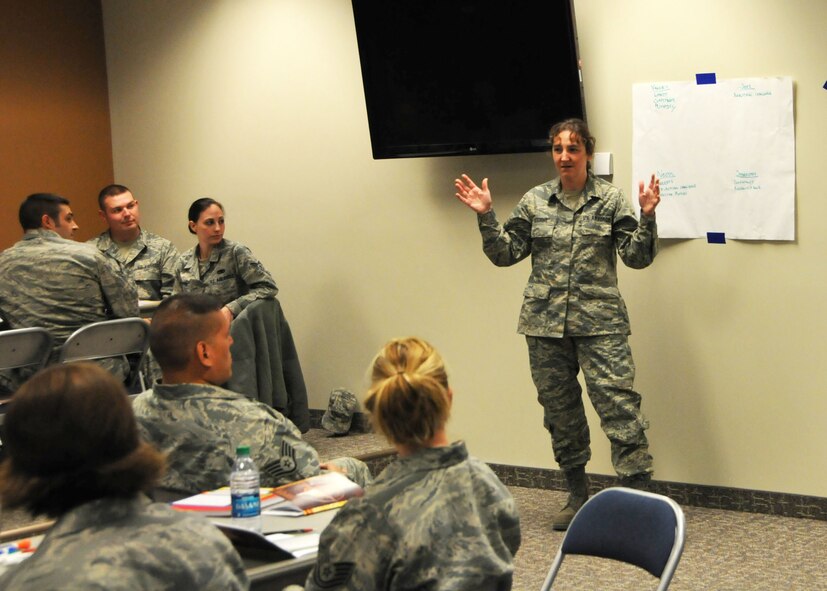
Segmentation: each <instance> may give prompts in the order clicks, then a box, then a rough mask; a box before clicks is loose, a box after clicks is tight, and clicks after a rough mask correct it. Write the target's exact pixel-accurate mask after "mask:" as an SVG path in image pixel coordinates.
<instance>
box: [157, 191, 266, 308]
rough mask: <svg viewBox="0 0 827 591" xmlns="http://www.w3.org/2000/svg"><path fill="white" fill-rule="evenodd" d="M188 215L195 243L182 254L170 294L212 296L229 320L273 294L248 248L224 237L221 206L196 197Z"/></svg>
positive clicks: (261, 269) (264, 275)
mask: <svg viewBox="0 0 827 591" xmlns="http://www.w3.org/2000/svg"><path fill="white" fill-rule="evenodd" d="M188 215H189V231H190V233H192V234H195V235H196V236H197V237H198V244H197V245H196V246H195V248H193V249H192V250H189V251H186V252H184V253H183V254H182V255H181V262H180V265H179V266H178V270H177V272H176V276H175V287H174V289H173V293H206V294H210V295H213V296H215V297H217V298H218V299H219V300H221V303H222V304H223V305H224V308H223V309H222V313H223V314H224V315H225V316H227V318H228V319H229V320H230V321H232V320H233V318H235V317H236V316H238V315H239V314H240V313H241V311H242V310H243V309H244V308H246V307H247V306H249V305H250V304H252V303H253V302H254V301H256V300H261V299H266V298H274V297H275V296H276V294H277V293H278V288H277V287H276V282H275V280H273V276H272V275H270V273H269V272H268V271H267V269H265V268H264V265H262V264H261V262H259V260H258V259H256V258H255V257H254V256H253V253H252V252H251V251H250V249H249V248H247V247H246V246H243V245H241V244H238V243H237V242H231V241H229V240H226V239H225V238H224V206H223V205H221V204H220V203H219V202H218V201H216V200H215V199H210V198H209V197H203V198H201V199H196V200H195V201H194V202H193V203H192V205H190V209H189V214H188Z"/></svg>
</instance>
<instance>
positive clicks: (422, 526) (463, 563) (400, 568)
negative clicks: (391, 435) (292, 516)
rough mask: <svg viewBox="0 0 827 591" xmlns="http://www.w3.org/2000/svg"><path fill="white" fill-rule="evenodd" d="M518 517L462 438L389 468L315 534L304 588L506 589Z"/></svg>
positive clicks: (516, 540) (358, 590) (392, 590)
mask: <svg viewBox="0 0 827 591" xmlns="http://www.w3.org/2000/svg"><path fill="white" fill-rule="evenodd" d="M519 547H520V520H519V516H518V514H517V508H516V505H515V503H514V500H513V499H512V498H511V495H510V493H509V492H508V490H507V489H506V488H505V486H503V484H502V483H501V482H500V481H499V479H497V477H496V476H495V475H494V473H493V472H492V471H491V469H490V468H489V467H488V466H487V465H485V464H484V463H483V462H481V461H479V460H477V459H475V458H473V457H469V455H468V451H467V450H466V448H465V444H464V443H463V442H456V443H453V444H452V445H450V446H447V447H438V448H430V449H423V450H420V451H417V452H416V453H414V454H413V455H410V456H407V457H403V458H400V459H398V460H396V461H395V462H394V463H392V464H391V465H389V466H388V467H387V468H386V469H385V470H384V471H383V472H382V474H380V475H379V476H378V477H377V479H376V480H375V482H374V484H373V485H372V486H370V487H368V488H367V490H366V491H365V496H364V497H362V498H360V499H352V500H350V501H349V502H348V504H347V505H345V506H344V507H343V508H342V509H341V510H340V511H339V513H338V514H337V515H336V517H334V518H333V521H332V522H331V523H330V525H328V526H327V527H326V528H325V530H324V531H323V532H322V536H321V541H320V544H319V556H318V560H317V563H316V567H315V568H314V570H313V572H311V573H310V574H309V575H308V578H307V582H306V583H305V589H308V590H317V589H326V590H329V589H339V590H344V589H347V590H350V591H367V590H374V589H383V590H386V591H403V590H413V589H417V590H428V591H437V590H441V589H444V590H451V591H463V590H467V591H483V590H489V589H510V588H511V576H512V573H513V570H514V569H513V565H512V559H513V557H514V555H515V554H516V552H517V549H518V548H519Z"/></svg>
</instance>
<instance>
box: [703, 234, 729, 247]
mask: <svg viewBox="0 0 827 591" xmlns="http://www.w3.org/2000/svg"><path fill="white" fill-rule="evenodd" d="M706 241H707V242H708V243H709V244H726V234H724V233H723V232H707V233H706Z"/></svg>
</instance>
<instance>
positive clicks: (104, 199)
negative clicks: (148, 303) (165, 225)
mask: <svg viewBox="0 0 827 591" xmlns="http://www.w3.org/2000/svg"><path fill="white" fill-rule="evenodd" d="M98 206H99V207H100V210H99V211H98V215H100V217H101V219H103V221H105V222H106V225H107V226H109V229H108V230H106V231H105V232H103V233H102V234H100V235H99V236H97V237H96V238H92V239H91V240H90V241H89V242H90V243H92V244H94V245H95V246H96V247H97V248H98V250H100V251H101V252H102V253H103V254H105V255H106V256H108V257H110V258H112V259H114V260H116V261H118V263H120V265H121V268H122V269H123V270H124V271H125V272H127V273H128V274H129V276H130V277H131V278H132V280H133V281H135V285H136V286H137V288H138V297H139V299H141V300H152V301H157V300H162V299H164V298H165V297H167V296H169V295H171V294H172V285H173V282H174V280H175V266H176V264H177V263H178V251H177V250H176V248H175V246H174V245H173V244H172V242H170V241H169V240H167V239H166V238H162V237H160V236H158V235H156V234H153V233H152V232H147V231H146V230H143V229H142V228H141V215H140V210H139V208H138V200H137V199H135V197H133V196H132V192H131V191H130V190H129V189H128V188H127V187H125V186H123V185H107V186H106V187H104V188H103V189H101V191H100V193H99V194H98Z"/></svg>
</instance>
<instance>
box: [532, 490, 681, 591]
mask: <svg viewBox="0 0 827 591" xmlns="http://www.w3.org/2000/svg"><path fill="white" fill-rule="evenodd" d="M685 536H686V532H685V523H684V516H683V510H682V509H681V508H680V507H679V506H678V504H677V503H676V502H675V501H673V500H672V499H670V498H668V497H665V496H663V495H657V494H654V493H649V492H643V491H639V490H633V489H630V488H620V487H617V488H607V489H605V490H602V491H600V492H599V493H597V494H596V495H594V496H593V497H592V498H591V499H589V500H588V501H586V503H585V504H584V505H583V506H582V507H581V508H580V510H579V511H578V512H577V514H576V515H575V516H574V519H573V520H572V522H571V524H570V525H569V528H568V530H567V531H566V535H565V536H564V537H563V542H562V544H561V545H560V550H559V551H558V552H557V556H555V558H554V562H553V564H552V565H551V569H550V570H549V573H548V576H547V577H546V580H545V582H544V583H543V587H542V591H548V590H549V589H551V585H552V583H553V582H554V579H555V577H556V576H557V573H558V572H559V571H560V567H561V565H562V563H563V559H564V558H565V557H566V556H567V555H569V554H579V555H584V556H598V557H601V558H611V559H613V560H619V561H622V562H626V563H629V564H633V565H635V566H637V567H639V568H642V569H644V570H646V571H648V572H649V573H650V574H651V575H653V576H655V577H658V579H659V580H660V584H659V585H658V587H657V589H658V591H665V590H666V589H667V588H668V587H669V583H670V582H671V581H672V576H673V575H674V574H675V569H676V568H677V566H678V562H679V561H680V559H681V554H682V553H683V544H684V539H685ZM591 583H592V584H593V582H591Z"/></svg>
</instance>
